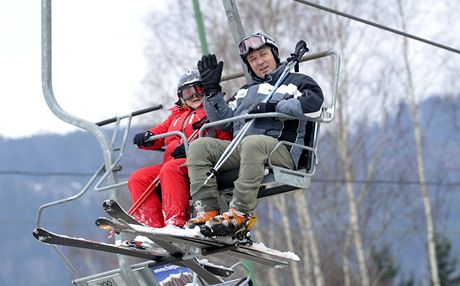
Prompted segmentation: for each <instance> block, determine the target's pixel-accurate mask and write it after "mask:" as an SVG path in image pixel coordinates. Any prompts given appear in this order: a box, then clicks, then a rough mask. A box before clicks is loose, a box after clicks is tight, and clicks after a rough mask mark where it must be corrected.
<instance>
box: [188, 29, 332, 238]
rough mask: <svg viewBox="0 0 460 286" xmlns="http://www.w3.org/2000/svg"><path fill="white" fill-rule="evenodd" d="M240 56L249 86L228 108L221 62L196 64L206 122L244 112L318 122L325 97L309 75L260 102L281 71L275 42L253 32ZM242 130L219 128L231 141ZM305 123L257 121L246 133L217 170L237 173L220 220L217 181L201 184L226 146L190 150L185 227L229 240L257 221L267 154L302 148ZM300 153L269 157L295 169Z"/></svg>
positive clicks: (200, 144)
mask: <svg viewBox="0 0 460 286" xmlns="http://www.w3.org/2000/svg"><path fill="white" fill-rule="evenodd" d="M239 51H240V56H241V58H242V60H243V61H244V63H245V64H246V65H247V67H248V70H249V73H250V74H251V77H252V79H253V83H251V84H248V85H245V86H244V87H242V88H241V89H240V90H238V92H237V93H236V95H235V97H234V100H233V101H231V102H229V103H227V102H226V101H225V99H224V93H223V92H222V91H221V87H220V79H221V74H222V69H223V62H222V61H221V62H219V63H218V62H217V59H216V56H215V55H206V56H203V57H202V59H201V60H200V61H199V62H198V70H199V72H200V75H201V78H202V82H203V87H204V88H205V91H206V94H207V97H206V98H205V101H204V106H205V109H206V113H207V115H208V118H209V120H210V121H211V122H212V121H217V120H221V119H226V118H231V117H234V116H238V115H243V114H248V113H264V112H280V113H284V114H288V115H292V116H295V117H298V118H299V117H301V116H302V115H306V116H308V117H318V116H320V113H321V107H322V104H323V93H322V91H321V88H320V87H319V86H318V84H317V83H316V82H315V81H314V80H313V79H312V78H311V77H309V76H307V75H304V74H300V73H289V74H288V75H287V76H286V78H285V79H284V81H283V82H282V84H281V85H280V86H279V87H278V88H277V90H276V91H275V92H274V93H273V95H272V96H271V97H270V99H269V100H268V101H267V102H263V101H264V99H265V98H266V97H267V95H268V94H269V93H270V92H271V91H272V89H273V87H274V85H275V83H276V82H277V81H278V79H279V78H280V76H281V74H282V73H283V71H284V69H285V65H281V63H280V59H279V51H278V47H277V45H276V43H275V41H274V40H273V39H272V38H271V37H270V36H268V35H267V34H265V33H260V32H259V33H254V34H251V35H250V36H248V37H246V38H244V39H243V40H242V41H241V43H240V44H239ZM244 125H245V121H244V120H239V121H234V122H232V123H229V124H227V125H219V126H218V128H221V129H223V130H233V135H234V137H235V136H236V135H237V134H238V132H240V131H241V128H242V127H243V126H244ZM305 125H306V121H304V120H280V119H277V118H259V119H256V120H255V121H254V123H253V125H252V126H251V127H250V128H249V129H248V131H247V132H246V133H245V136H244V138H243V139H242V141H241V142H240V145H239V146H238V148H237V149H236V150H235V151H234V152H233V153H232V154H231V155H230V157H229V158H228V159H227V160H226V161H225V163H224V164H223V165H222V166H221V167H220V169H219V170H220V171H225V170H230V169H235V168H239V175H238V179H237V180H236V181H235V182H234V185H235V188H234V191H233V199H232V201H231V202H230V209H229V211H227V212H225V213H223V214H222V215H219V208H218V201H217V198H218V197H219V193H218V190H217V183H216V180H215V178H211V179H210V180H209V181H207V182H206V184H205V181H206V179H207V177H208V175H207V174H208V172H209V170H210V169H211V168H212V167H213V166H214V165H215V163H216V162H217V160H219V158H220V157H221V155H222V153H223V152H224V150H225V149H226V148H227V146H228V145H229V144H230V142H228V141H227V142H226V141H223V140H218V139H214V138H200V139H198V140H196V141H194V142H193V143H192V144H191V145H190V152H189V158H188V159H187V165H188V168H189V175H190V183H191V186H190V192H191V196H192V200H193V202H194V206H195V209H196V210H197V216H196V217H194V218H192V219H190V220H189V221H188V223H187V225H188V227H194V226H195V225H202V224H206V226H208V229H209V230H210V232H211V234H212V235H221V236H226V235H232V236H235V235H237V234H238V233H239V232H242V231H244V230H245V229H247V228H248V224H252V223H253V222H254V221H255V217H254V215H253V213H254V209H255V207H256V205H257V193H258V190H259V186H260V183H261V182H262V179H263V177H264V175H265V166H266V165H267V161H268V155H269V154H270V153H271V152H272V150H273V149H274V147H275V145H276V144H278V142H279V141H281V140H284V141H289V142H293V143H297V144H301V145H303V142H304V135H305ZM301 153H302V150H300V148H294V147H293V148H288V147H287V146H284V145H283V146H281V147H280V148H278V149H277V150H276V151H275V152H274V153H273V154H272V155H271V162H272V164H274V165H277V166H282V167H285V168H289V169H295V168H296V167H297V165H298V160H299V158H300V155H301Z"/></svg>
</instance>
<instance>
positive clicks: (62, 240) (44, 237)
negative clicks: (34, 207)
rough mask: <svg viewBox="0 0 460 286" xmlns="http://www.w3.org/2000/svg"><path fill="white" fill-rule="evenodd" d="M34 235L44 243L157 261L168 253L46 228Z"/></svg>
mask: <svg viewBox="0 0 460 286" xmlns="http://www.w3.org/2000/svg"><path fill="white" fill-rule="evenodd" d="M33 236H34V237H35V238H36V239H37V240H39V241H41V242H44V243H47V244H54V245H64V246H71V247H78V248H85V249H93V250H98V251H103V252H111V253H116V254H122V255H127V256H134V257H139V258H144V259H149V260H153V261H156V262H162V261H164V260H165V258H166V257H165V255H167V253H165V252H162V253H159V252H152V251H149V250H143V249H138V248H133V247H128V246H123V245H115V244H110V243H104V242H99V241H93V240H88V239H84V238H77V237H71V236H66V235H61V234H57V233H53V232H51V231H48V230H46V229H44V228H36V229H35V230H34V231H33Z"/></svg>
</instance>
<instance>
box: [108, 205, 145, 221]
mask: <svg viewBox="0 0 460 286" xmlns="http://www.w3.org/2000/svg"><path fill="white" fill-rule="evenodd" d="M102 207H103V208H104V211H105V212H106V213H107V214H108V215H110V216H111V217H113V218H115V219H122V220H124V221H125V222H127V223H130V224H138V225H143V224H142V223H140V222H139V221H137V220H136V219H135V218H134V217H132V216H131V215H130V214H128V212H127V211H125V209H123V207H122V206H121V205H120V204H119V203H118V202H117V201H115V200H111V199H109V200H105V201H104V202H103V203H102Z"/></svg>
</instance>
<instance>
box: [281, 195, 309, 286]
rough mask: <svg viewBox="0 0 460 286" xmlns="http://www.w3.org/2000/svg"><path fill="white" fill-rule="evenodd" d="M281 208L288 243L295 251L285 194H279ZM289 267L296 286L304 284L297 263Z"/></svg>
mask: <svg viewBox="0 0 460 286" xmlns="http://www.w3.org/2000/svg"><path fill="white" fill-rule="evenodd" d="M279 209H280V212H281V221H282V227H283V231H284V236H285V237H286V245H287V248H288V249H289V250H291V251H293V250H294V243H293V240H292V232H293V231H294V229H293V228H292V227H291V224H290V222H289V211H288V208H287V206H286V198H285V196H284V195H280V196H279ZM289 268H290V269H291V273H292V281H293V282H294V285H296V286H301V285H303V283H302V280H301V279H300V274H299V267H298V266H297V263H294V264H292V265H290V267H289Z"/></svg>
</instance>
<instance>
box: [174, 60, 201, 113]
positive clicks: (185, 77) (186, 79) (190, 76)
mask: <svg viewBox="0 0 460 286" xmlns="http://www.w3.org/2000/svg"><path fill="white" fill-rule="evenodd" d="M196 84H201V77H200V72H199V71H198V70H194V69H189V70H187V71H186V72H185V73H184V74H182V75H181V76H180V78H179V82H178V83H177V97H179V101H178V102H176V104H177V105H183V104H184V102H182V101H181V99H182V93H181V92H182V90H183V89H184V88H185V87H186V86H189V85H196Z"/></svg>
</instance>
